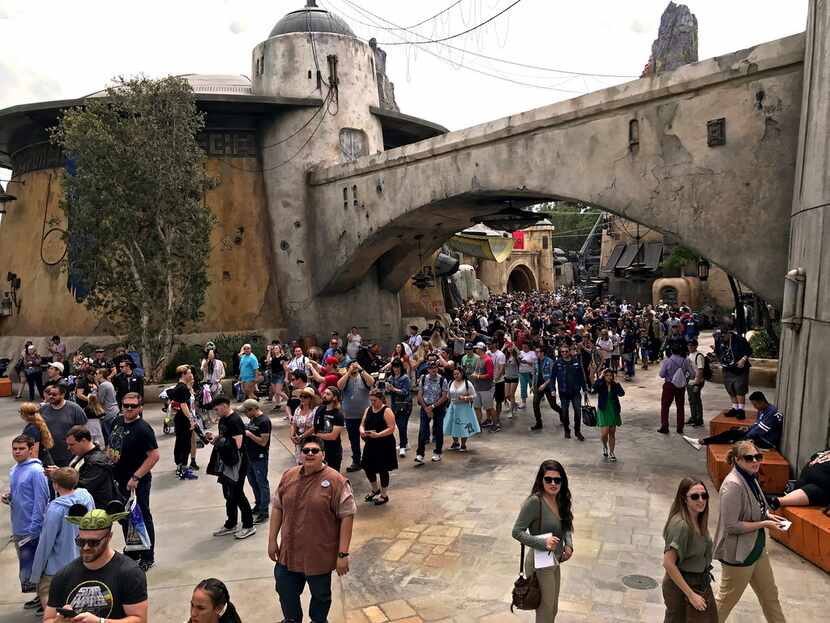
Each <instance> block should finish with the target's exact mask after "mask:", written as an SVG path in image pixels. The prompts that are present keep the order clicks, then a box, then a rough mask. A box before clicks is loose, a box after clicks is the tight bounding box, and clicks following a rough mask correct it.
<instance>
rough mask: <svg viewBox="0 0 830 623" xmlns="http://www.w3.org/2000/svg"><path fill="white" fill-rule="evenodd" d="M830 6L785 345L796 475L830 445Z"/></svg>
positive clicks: (787, 443)
mask: <svg viewBox="0 0 830 623" xmlns="http://www.w3.org/2000/svg"><path fill="white" fill-rule="evenodd" d="M828 37H830V0H810V15H809V18H808V21H807V48H806V52H805V58H804V91H803V93H804V95H803V100H802V109H801V110H802V112H801V128H800V134H799V145H798V163H797V166H796V175H795V183H794V189H793V210H792V217H791V221H790V255H789V269H795V268H801V269H803V271H804V273H805V277H806V281H805V284H804V286H803V287H804V311H803V323H802V324H801V327H800V329H799V330H795V329H793V328H785V329H784V330H783V331H782V337H781V360H780V362H779V371H778V379H779V381H778V404H779V406H780V407H781V408H782V409H783V410H784V418H785V419H784V447H783V450H784V454H785V455H786V456H787V458H788V459H789V460H790V463H791V464H792V465H793V468H794V469H795V470H796V472H797V471H798V470H799V469H800V468H801V467H802V466H803V465H804V463H805V462H806V461H807V459H808V458H809V457H810V455H811V454H812V453H813V452H815V451H816V450H823V449H825V448H826V447H827V446H828V445H830V382H828V379H830V370H828V364H830V178H828V171H830V98H828V97H827V93H828V92H830V43H829V42H828Z"/></svg>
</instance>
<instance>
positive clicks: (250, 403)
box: [242, 398, 259, 411]
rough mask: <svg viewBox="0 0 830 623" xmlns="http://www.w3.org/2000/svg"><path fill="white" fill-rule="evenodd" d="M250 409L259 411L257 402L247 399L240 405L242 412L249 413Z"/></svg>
mask: <svg viewBox="0 0 830 623" xmlns="http://www.w3.org/2000/svg"><path fill="white" fill-rule="evenodd" d="M250 409H259V400H255V399H253V398H248V399H247V400H245V402H243V403H242V410H243V411H249V410H250Z"/></svg>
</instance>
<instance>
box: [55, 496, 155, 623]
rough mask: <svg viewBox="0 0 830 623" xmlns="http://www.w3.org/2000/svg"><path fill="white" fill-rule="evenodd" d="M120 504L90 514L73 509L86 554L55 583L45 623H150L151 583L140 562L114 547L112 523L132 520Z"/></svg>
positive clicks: (72, 518) (78, 506)
mask: <svg viewBox="0 0 830 623" xmlns="http://www.w3.org/2000/svg"><path fill="white" fill-rule="evenodd" d="M123 509H124V507H123V506H120V505H118V504H117V503H115V504H112V505H111V506H109V507H108V508H107V510H104V509H100V508H99V509H95V510H92V511H89V512H87V509H86V507H85V506H84V505H83V504H75V505H74V506H72V507H71V508H70V509H69V513H68V515H67V518H66V520H67V521H69V522H70V523H74V524H76V525H78V526H79V528H80V531H79V533H78V534H79V536H78V538H77V539H76V540H75V541H76V543H77V544H78V546H79V547H80V550H81V555H80V557H79V558H76V559H75V560H74V561H72V562H71V563H69V564H68V565H67V566H66V567H64V568H63V569H61V570H60V571H58V572H57V574H55V576H54V577H53V578H52V584H51V586H50V587H49V600H48V602H47V606H46V611H45V613H44V617H43V621H44V623H65V622H66V621H76V622H77V623H100V621H122V620H123V621H129V622H130V623H147V578H146V576H145V575H144V572H143V571H142V570H141V569H140V568H139V566H138V565H137V564H136V563H135V561H133V560H131V559H130V558H127V557H126V556H124V555H122V554H119V553H118V552H115V551H113V549H112V547H111V546H110V541H111V539H112V524H113V522H115V521H117V520H119V519H122V518H123V517H125V516H126V515H127V513H126V512H123Z"/></svg>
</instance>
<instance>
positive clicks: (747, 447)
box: [726, 439, 758, 467]
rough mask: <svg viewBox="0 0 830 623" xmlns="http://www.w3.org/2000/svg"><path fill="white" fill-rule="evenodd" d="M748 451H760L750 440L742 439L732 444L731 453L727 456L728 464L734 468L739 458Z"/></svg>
mask: <svg viewBox="0 0 830 623" xmlns="http://www.w3.org/2000/svg"><path fill="white" fill-rule="evenodd" d="M747 451H755V452H757V451H758V449H757V447H756V446H755V444H754V443H753V442H752V441H750V440H749V439H741V440H740V441H736V442H735V443H733V444H732V447H731V448H729V452H728V453H727V455H726V462H727V463H728V464H729V465H731V466H732V467H734V466H735V465H736V463H737V462H738V457H739V456H741V455H742V454H743V453H744V452H747Z"/></svg>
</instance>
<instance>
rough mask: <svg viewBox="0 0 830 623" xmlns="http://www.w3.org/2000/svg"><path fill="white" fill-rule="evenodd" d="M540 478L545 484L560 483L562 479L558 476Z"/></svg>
mask: <svg viewBox="0 0 830 623" xmlns="http://www.w3.org/2000/svg"><path fill="white" fill-rule="evenodd" d="M542 480H544V481H545V484H546V485H561V484H562V479H561V478H560V477H559V476H543V477H542Z"/></svg>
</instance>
